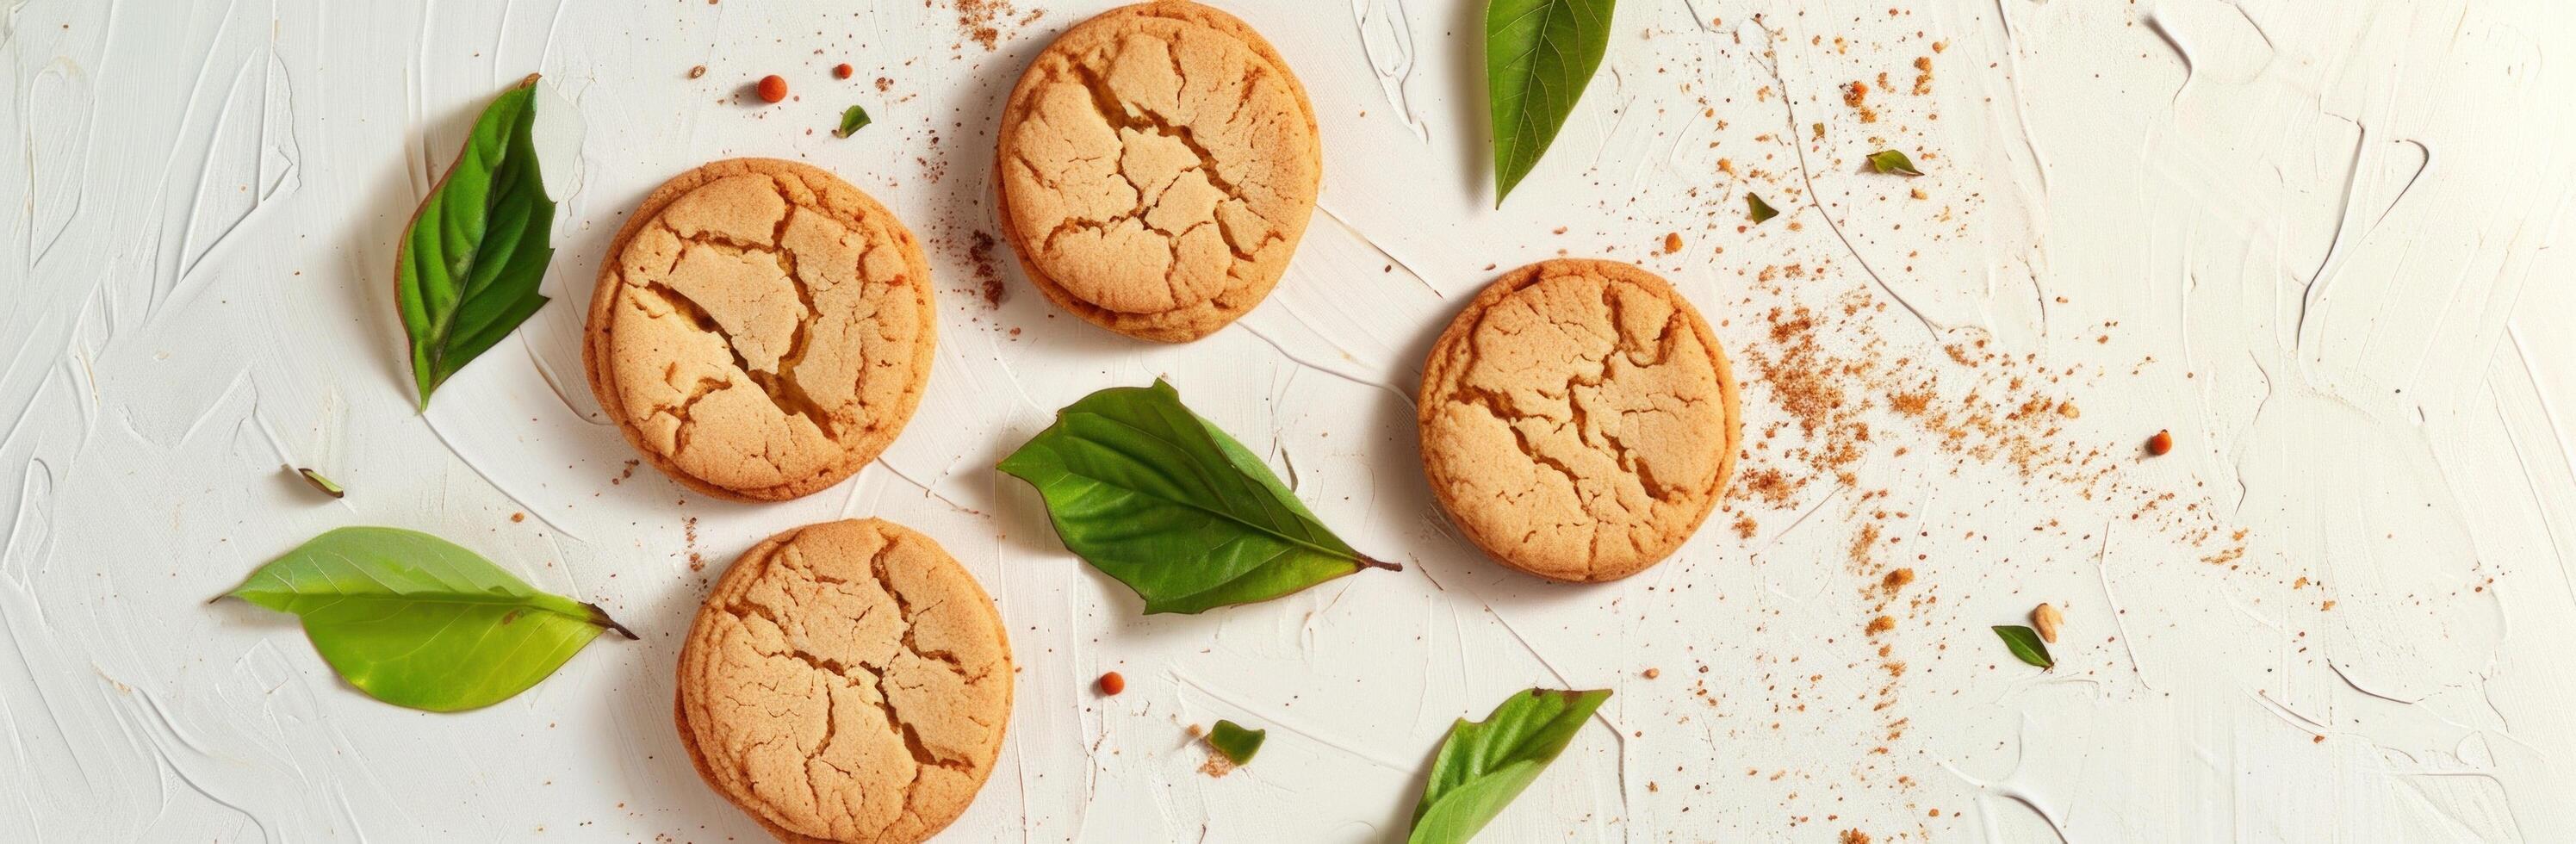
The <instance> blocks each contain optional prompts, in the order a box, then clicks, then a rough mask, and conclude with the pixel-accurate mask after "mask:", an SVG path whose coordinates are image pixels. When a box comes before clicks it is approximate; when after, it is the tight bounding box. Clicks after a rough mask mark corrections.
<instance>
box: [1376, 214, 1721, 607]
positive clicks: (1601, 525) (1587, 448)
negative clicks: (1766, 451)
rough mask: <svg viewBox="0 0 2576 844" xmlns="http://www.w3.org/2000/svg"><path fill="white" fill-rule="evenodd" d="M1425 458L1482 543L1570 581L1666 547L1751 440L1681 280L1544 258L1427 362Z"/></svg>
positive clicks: (1480, 304) (1459, 326) (1687, 531)
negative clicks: (1742, 442) (1743, 442)
mask: <svg viewBox="0 0 2576 844" xmlns="http://www.w3.org/2000/svg"><path fill="white" fill-rule="evenodd" d="M1418 421H1419V422H1420V423H1421V428H1422V468H1423V471H1424V473H1425V474H1427V475H1429V476H1430V479H1431V492H1432V494H1433V495H1434V496H1436V497H1437V498H1438V499H1439V500H1440V506H1441V508H1442V509H1445V510H1447V511H1448V512H1449V518H1450V521H1452V522H1453V523H1455V524H1457V526H1458V527H1459V529H1460V530H1461V531H1463V532H1464V533H1465V534H1466V535H1467V538H1468V539H1469V540H1470V541H1473V542H1474V543H1475V544H1476V546H1477V547H1479V548H1482V549H1484V551H1485V553H1486V554H1488V555H1490V556H1492V557H1493V558H1494V559H1496V560H1500V561H1502V562H1503V564H1505V565H1508V566H1511V567H1513V568H1516V569H1520V570H1522V571H1525V572H1529V573H1531V574H1535V575H1539V576H1541V577H1548V578H1554V579H1557V580H1573V581H1600V580H1617V579H1619V578H1622V577H1627V576H1629V575H1632V574H1636V573H1637V572H1640V571H1644V570H1645V569H1646V568H1647V567H1649V566H1653V565H1654V564H1655V563H1657V562H1661V561H1662V560H1663V559H1664V558H1665V557H1667V556H1670V555H1671V554H1672V553H1673V551H1674V550H1676V549H1678V548H1680V547H1681V544H1682V541H1683V540H1685V539H1688V538H1690V535H1691V533H1692V532H1693V531H1695V530H1697V529H1698V528H1699V525H1700V522H1702V521H1704V520H1706V519H1707V518H1708V513H1709V510H1710V509H1712V508H1714V507H1715V506H1716V504H1717V498H1718V494H1719V493H1721V492H1723V491H1724V490H1725V489H1726V479H1727V474H1728V472H1729V471H1730V470H1732V469H1733V468H1734V465H1735V451H1736V446H1737V442H1738V440H1739V439H1740V438H1741V435H1742V433H1741V428H1742V426H1741V418H1740V415H1739V411H1738V408H1737V405H1736V396H1735V375H1734V373H1733V372H1732V371H1731V370H1730V369H1729V368H1728V366H1727V363H1726V353H1725V352H1724V351H1722V350H1720V349H1719V348H1718V345H1717V337H1716V335H1715V334H1713V333H1711V332H1710V330H1709V327H1708V322H1707V321H1705V320H1702V319H1701V318H1700V315H1699V310H1698V309H1696V308H1693V307H1691V304H1690V302H1689V301H1687V300H1685V299H1683V298H1682V296H1681V294H1680V293H1679V292H1678V291H1675V290H1674V289H1673V287H1672V285H1670V284H1667V283H1665V282H1664V280H1663V279H1662V278H1658V277H1656V276H1655V275H1654V274H1652V273H1649V272H1646V271H1644V270H1640V269H1638V268H1636V267H1633V266H1630V265H1627V264H1620V263H1613V262H1609V261H1591V260H1554V261H1542V262H1539V263H1536V264H1531V265H1529V266H1526V267H1521V268H1519V269H1516V270H1512V271H1511V272H1508V273H1505V274H1503V277H1502V278H1500V279H1497V280H1495V281H1494V283H1493V284H1492V285H1491V286H1488V287H1486V288H1485V290H1484V292H1483V293H1480V294H1477V296H1476V298H1475V300H1474V301H1472V302H1469V303H1467V309H1466V310H1464V311H1462V312H1460V313H1459V314H1458V317H1457V319H1455V320H1452V321H1451V322H1450V323H1449V329H1448V330H1447V331H1444V332H1442V333H1441V335H1440V339H1439V341H1438V342H1437V343H1435V344H1434V345H1433V346H1432V347H1431V357H1430V360H1428V361H1427V362H1425V364H1424V366H1423V373H1422V393H1421V401H1420V404H1419V418H1418Z"/></svg>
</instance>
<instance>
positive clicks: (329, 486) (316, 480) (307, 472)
mask: <svg viewBox="0 0 2576 844" xmlns="http://www.w3.org/2000/svg"><path fill="white" fill-rule="evenodd" d="M295 473H296V474H298V475H303V476H304V482H305V483H308V484H312V485H313V488H314V489H318V490H321V491H322V494H323V495H328V496H331V497H333V498H346V497H348V495H349V492H348V491H347V490H344V489H341V488H340V485H339V484H335V483H332V482H331V479H330V478H325V477H322V473H320V472H316V471H313V470H311V469H304V468H298V469H296V470H295Z"/></svg>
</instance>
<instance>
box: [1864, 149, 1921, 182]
mask: <svg viewBox="0 0 2576 844" xmlns="http://www.w3.org/2000/svg"><path fill="white" fill-rule="evenodd" d="M1869 166H1870V169H1872V170H1876V171H1878V172H1881V173H1894V174H1896V175H1899V176H1920V175H1923V171H1921V170H1916V169H1914V159H1911V158H1907V157H1905V153H1903V152H1899V151H1897V150H1892V149H1891V150H1881V151H1878V152H1873V153H1870V154H1869Z"/></svg>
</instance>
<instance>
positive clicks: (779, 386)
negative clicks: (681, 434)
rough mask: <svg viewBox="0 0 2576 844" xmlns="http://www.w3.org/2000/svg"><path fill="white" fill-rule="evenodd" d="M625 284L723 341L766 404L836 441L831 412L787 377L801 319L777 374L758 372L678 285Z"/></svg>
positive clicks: (797, 354)
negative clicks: (797, 417) (654, 298)
mask: <svg viewBox="0 0 2576 844" xmlns="http://www.w3.org/2000/svg"><path fill="white" fill-rule="evenodd" d="M790 278H791V279H792V278H793V275H791V276H790ZM627 283H628V284H635V285H638V286H640V287H642V288H644V289H645V290H648V291H651V292H652V293H653V294H654V295H656V296H659V297H661V298H662V300H663V303H664V304H667V305H669V306H670V307H671V310H672V311H673V312H675V313H678V314H679V315H680V316H682V317H684V318H687V319H688V320H689V322H690V323H691V324H693V325H696V326H697V327H698V330H700V331H705V332H708V333H710V334H714V335H716V338H717V339H719V340H722V341H724V346H725V353H726V354H728V355H731V356H732V357H733V366H734V369H735V370H736V371H739V372H741V373H742V375H743V378H745V379H746V380H749V381H750V382H751V383H752V384H753V385H754V386H757V387H759V388H760V391H761V394H762V395H765V396H768V397H769V403H770V404H771V405H773V406H776V407H777V408H778V411H779V412H780V413H784V414H788V415H791V416H802V417H805V421H807V422H810V423H813V425H814V427H815V428H816V429H817V430H820V431H821V432H822V433H823V437H824V438H825V439H830V440H834V441H835V442H837V441H838V439H839V431H838V430H837V428H836V425H835V423H834V421H833V417H832V414H831V413H830V412H828V411H825V410H824V409H823V407H822V406H821V405H820V404H818V403H816V402H815V401H814V400H813V398H812V397H810V396H808V395H806V393H805V388H804V385H801V384H798V383H796V379H795V378H793V377H791V376H792V374H793V371H794V368H795V367H794V362H795V361H800V360H802V358H803V355H804V351H805V349H804V342H803V341H804V336H805V331H806V328H805V324H804V321H800V322H799V323H798V325H797V327H796V335H795V337H796V340H795V342H793V343H792V344H791V346H790V348H789V350H788V354H786V355H782V356H780V357H779V359H778V368H779V370H780V371H779V372H777V373H768V372H759V371H756V370H754V369H752V368H751V361H750V360H748V359H746V358H744V357H743V356H742V350H741V349H739V348H736V347H735V346H734V341H733V334H732V333H731V332H728V331H726V330H725V328H724V325H723V324H722V323H719V322H717V321H716V318H715V316H714V315H713V314H710V313H708V312H707V309H706V308H705V307H704V306H701V305H699V304H698V302H697V300H695V299H692V298H689V295H688V294H686V293H682V292H680V291H679V289H678V288H675V287H672V286H671V285H669V284H666V283H663V282H661V281H657V280H652V279H646V280H643V281H641V282H638V281H636V280H635V279H632V278H629V279H628V280H627ZM798 287H799V290H800V297H801V295H802V292H801V291H802V284H801V283H799V284H798ZM806 307H807V309H808V310H807V313H808V314H811V313H813V310H812V308H813V305H812V304H811V302H810V301H809V302H808V303H807V305H806ZM684 421H685V420H684Z"/></svg>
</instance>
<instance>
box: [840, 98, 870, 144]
mask: <svg viewBox="0 0 2576 844" xmlns="http://www.w3.org/2000/svg"><path fill="white" fill-rule="evenodd" d="M866 125H868V110H867V109H864V108H860V107H858V106H851V107H850V109H849V110H848V111H844V112H841V128H839V129H834V130H832V135H833V137H839V138H846V137H849V136H850V133H852V132H856V131H859V129H860V128H861V127H864V126H866Z"/></svg>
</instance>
